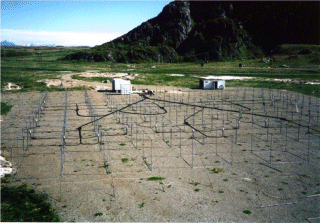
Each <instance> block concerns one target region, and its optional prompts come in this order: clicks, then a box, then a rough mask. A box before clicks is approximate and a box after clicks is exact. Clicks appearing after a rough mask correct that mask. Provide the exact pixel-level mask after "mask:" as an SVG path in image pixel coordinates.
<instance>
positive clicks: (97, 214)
mask: <svg viewBox="0 0 320 223" xmlns="http://www.w3.org/2000/svg"><path fill="white" fill-rule="evenodd" d="M102 215H103V213H101V212H97V213H95V214H94V216H95V217H99V216H102Z"/></svg>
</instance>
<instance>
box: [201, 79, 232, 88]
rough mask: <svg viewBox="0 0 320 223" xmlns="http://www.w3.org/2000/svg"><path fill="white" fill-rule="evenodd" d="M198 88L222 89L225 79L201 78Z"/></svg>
mask: <svg viewBox="0 0 320 223" xmlns="http://www.w3.org/2000/svg"><path fill="white" fill-rule="evenodd" d="M199 88H200V89H204V90H216V89H219V90H223V89H225V88H226V81H225V80H215V79H201V80H200V81H199Z"/></svg>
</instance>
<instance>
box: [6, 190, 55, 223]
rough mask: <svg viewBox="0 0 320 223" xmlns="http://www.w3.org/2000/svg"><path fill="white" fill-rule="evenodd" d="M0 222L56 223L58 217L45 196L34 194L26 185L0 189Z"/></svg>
mask: <svg viewBox="0 0 320 223" xmlns="http://www.w3.org/2000/svg"><path fill="white" fill-rule="evenodd" d="M1 221H2V222H8V221H13V222H57V221H60V219H59V217H58V216H57V215H56V214H55V213H54V209H53V208H52V207H51V205H50V203H49V202H48V201H47V196H46V195H45V194H39V193H36V192H35V190H33V189H29V188H27V185H26V184H23V185H21V186H19V187H7V186H5V187H2V188H1Z"/></svg>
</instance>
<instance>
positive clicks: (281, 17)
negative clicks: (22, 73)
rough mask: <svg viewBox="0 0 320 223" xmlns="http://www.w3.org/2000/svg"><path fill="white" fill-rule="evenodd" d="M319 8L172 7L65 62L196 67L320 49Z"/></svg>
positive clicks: (210, 3)
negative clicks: (276, 51)
mask: <svg viewBox="0 0 320 223" xmlns="http://www.w3.org/2000/svg"><path fill="white" fill-rule="evenodd" d="M319 6H320V4H319V2H296V1H292V2H281V1H280V2H269V1H266V2H242V1H239V2H221V1H190V2H189V1H174V2H171V3H169V4H168V5H166V6H165V7H164V8H163V10H162V12H161V13H160V14H159V15H158V16H157V17H155V18H152V19H150V20H148V21H146V22H144V23H142V24H141V25H140V26H138V27H136V28H134V29H133V30H131V31H130V32H128V33H127V34H125V35H123V36H121V37H119V38H117V39H115V40H113V41H111V42H108V43H104V44H102V45H100V46H96V47H94V48H91V49H90V50H87V51H81V52H78V53H75V54H70V55H67V56H66V57H65V58H64V59H68V60H85V61H110V60H111V61H116V62H139V61H158V60H163V61H167V62H174V61H181V60H183V61H195V60H201V61H206V60H229V59H236V58H244V59H245V58H256V57H261V56H262V55H263V53H269V52H270V50H272V49H273V48H275V47H276V46H277V45H279V44H283V43H290V44H302V43H303V44H319Z"/></svg>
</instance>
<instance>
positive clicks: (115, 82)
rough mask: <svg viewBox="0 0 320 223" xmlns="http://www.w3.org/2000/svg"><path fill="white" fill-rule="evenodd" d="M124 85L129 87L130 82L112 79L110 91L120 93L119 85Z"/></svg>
mask: <svg viewBox="0 0 320 223" xmlns="http://www.w3.org/2000/svg"><path fill="white" fill-rule="evenodd" d="M122 84H126V85H128V84H129V85H131V82H130V81H128V80H123V79H116V78H114V79H112V91H118V92H119V91H121V85H122Z"/></svg>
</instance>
